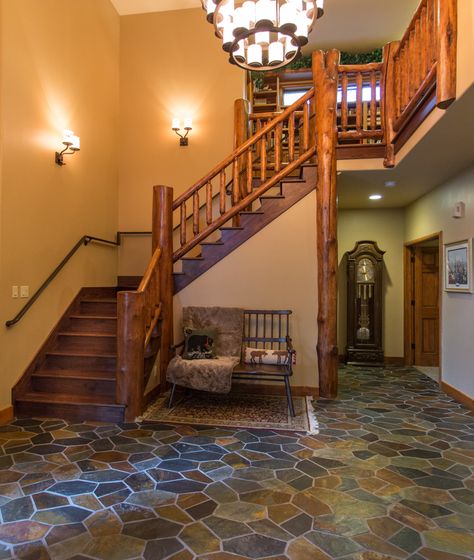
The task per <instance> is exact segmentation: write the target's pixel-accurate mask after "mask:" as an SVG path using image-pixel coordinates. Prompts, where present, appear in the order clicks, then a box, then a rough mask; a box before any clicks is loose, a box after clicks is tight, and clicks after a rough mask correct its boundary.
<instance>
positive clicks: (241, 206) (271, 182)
mask: <svg viewBox="0 0 474 560" xmlns="http://www.w3.org/2000/svg"><path fill="white" fill-rule="evenodd" d="M315 153H316V149H315V147H314V146H312V147H310V148H309V149H308V150H307V151H306V152H305V153H304V154H303V155H301V156H300V157H299V158H298V159H296V160H295V161H293V162H292V163H290V164H288V165H287V166H286V167H285V168H284V169H282V170H281V171H279V172H278V173H276V174H275V175H273V177H271V178H270V179H267V180H266V181H265V183H263V184H262V185H261V186H260V187H259V188H258V189H255V190H254V191H253V192H252V193H251V194H249V195H248V196H246V197H245V198H243V199H242V200H241V201H240V202H239V203H238V204H236V205H235V206H233V207H232V208H231V209H229V210H227V212H226V213H225V214H223V215H222V216H220V217H219V218H217V220H216V221H215V222H213V223H212V224H211V225H209V226H208V227H207V228H205V229H204V230H202V231H201V232H200V233H198V234H197V235H195V236H194V237H193V239H192V240H191V241H188V242H187V243H186V244H185V245H183V246H182V247H181V248H179V249H178V250H177V251H175V252H174V254H173V261H174V262H176V261H177V260H179V259H180V258H181V257H183V256H184V255H185V254H186V253H187V252H188V251H190V250H191V249H192V248H193V247H195V246H196V245H198V244H199V243H200V242H201V241H203V240H204V239H205V238H206V237H208V236H209V235H210V234H211V233H213V232H214V231H216V230H217V229H219V228H220V227H222V226H223V225H224V224H225V223H226V222H228V221H229V220H230V219H231V218H233V217H234V216H236V215H237V214H238V213H239V212H242V211H243V210H245V209H246V208H247V207H248V206H249V204H251V203H252V202H254V201H255V200H257V198H259V197H260V196H262V195H263V194H264V193H265V192H266V191H268V190H269V189H271V188H272V187H273V186H275V185H276V184H277V183H279V182H280V181H281V180H282V179H284V178H285V177H286V176H287V175H289V174H290V173H291V172H292V171H294V170H295V169H297V168H298V167H299V166H300V165H302V164H303V163H304V162H305V161H307V160H308V159H310V158H311V157H312V156H313V155H314V154H315Z"/></svg>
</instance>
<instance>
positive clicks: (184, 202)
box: [173, 90, 314, 261]
mask: <svg viewBox="0 0 474 560" xmlns="http://www.w3.org/2000/svg"><path fill="white" fill-rule="evenodd" d="M313 95H314V91H313V90H310V91H308V92H307V93H306V94H305V95H304V96H303V97H302V98H300V99H299V100H298V101H296V102H295V103H293V105H291V106H290V107H288V108H287V109H286V110H285V111H283V112H282V113H280V114H278V115H277V116H276V117H275V118H274V119H273V120H272V121H270V122H268V123H267V124H265V125H262V126H261V128H260V130H259V131H258V132H257V133H255V134H254V135H253V136H251V137H250V138H249V139H248V140H246V141H245V142H244V143H243V144H241V145H240V146H238V147H237V148H236V149H235V150H234V151H233V153H232V154H231V155H230V156H228V157H227V158H226V159H224V160H223V161H222V162H221V163H220V164H219V165H217V166H216V167H215V168H214V169H212V170H211V171H210V172H209V173H208V174H207V175H205V176H204V177H203V178H202V179H201V180H200V181H198V182H197V183H196V184H195V185H193V186H192V187H191V188H190V189H189V190H188V191H186V192H185V193H183V194H182V195H181V196H179V197H178V198H177V199H176V200H175V201H174V202H173V211H175V212H177V213H178V214H179V219H178V222H179V245H180V246H179V248H178V249H177V250H176V251H175V252H174V254H173V260H174V261H177V260H179V259H180V258H181V257H183V256H184V255H186V254H187V253H188V252H189V251H190V250H191V249H192V248H193V247H195V246H196V245H197V244H198V243H200V242H201V241H203V240H204V239H205V238H206V237H208V236H209V235H210V234H211V233H213V232H214V231H216V230H217V229H218V228H219V227H222V226H223V225H225V224H226V223H227V222H229V221H230V220H232V223H233V225H235V226H236V225H238V223H239V221H238V220H239V213H240V212H242V211H244V210H249V209H251V205H252V203H253V202H254V201H255V200H257V199H258V198H259V197H260V196H262V195H263V194H264V193H265V192H266V191H268V190H269V189H270V188H272V187H273V186H275V185H276V184H278V182H279V181H281V179H283V178H284V177H285V176H287V175H288V174H289V173H291V172H292V171H293V170H295V169H296V168H297V167H299V166H300V165H301V164H302V163H304V162H305V161H307V160H308V159H309V158H310V157H311V156H312V155H313V154H314V145H311V146H310V100H311V99H312V97H313ZM284 128H285V131H284ZM295 146H297V149H296V148H295ZM270 148H272V149H271V150H270ZM269 153H271V154H272V156H271V159H270V158H269ZM257 157H258V169H256V166H255V160H256V158H257ZM254 172H256V175H255V174H254ZM242 173H243V179H242ZM254 177H255V178H257V179H260V182H261V185H260V187H259V188H258V189H254V184H253V180H254ZM228 178H232V190H231V193H230V194H228V192H227V188H226V186H227V180H228ZM216 197H218V203H217V204H216V203H215V201H216ZM203 206H204V207H203ZM190 217H191V219H190Z"/></svg>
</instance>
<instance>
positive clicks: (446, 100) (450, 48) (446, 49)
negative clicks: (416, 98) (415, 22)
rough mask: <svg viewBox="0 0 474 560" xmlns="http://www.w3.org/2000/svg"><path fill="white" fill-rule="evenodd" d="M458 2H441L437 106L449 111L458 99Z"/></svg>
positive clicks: (453, 0) (445, 0)
mask: <svg viewBox="0 0 474 560" xmlns="http://www.w3.org/2000/svg"><path fill="white" fill-rule="evenodd" d="M457 21H458V19H457V0H443V1H441V0H440V3H439V28H438V29H439V31H438V34H439V41H438V55H437V60H438V67H437V79H436V104H437V106H438V107H439V108H440V109H447V108H448V107H449V106H450V105H451V103H452V102H453V101H454V100H455V99H456V52H457V49H456V45H457Z"/></svg>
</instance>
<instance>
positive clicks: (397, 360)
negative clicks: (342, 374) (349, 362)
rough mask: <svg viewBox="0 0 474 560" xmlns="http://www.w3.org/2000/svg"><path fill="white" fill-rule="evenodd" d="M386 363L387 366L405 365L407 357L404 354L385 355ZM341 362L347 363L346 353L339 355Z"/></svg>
mask: <svg viewBox="0 0 474 560" xmlns="http://www.w3.org/2000/svg"><path fill="white" fill-rule="evenodd" d="M383 361H384V364H385V365H387V366H404V365H405V358H404V357H403V356H384V358H383ZM339 363H340V364H345V363H346V356H345V354H340V355H339Z"/></svg>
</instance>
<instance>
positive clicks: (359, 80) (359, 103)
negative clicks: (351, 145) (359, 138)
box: [356, 72, 362, 132]
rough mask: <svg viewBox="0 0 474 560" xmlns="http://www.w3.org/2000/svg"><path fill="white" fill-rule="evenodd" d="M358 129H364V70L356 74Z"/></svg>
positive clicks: (358, 130)
mask: <svg viewBox="0 0 474 560" xmlns="http://www.w3.org/2000/svg"><path fill="white" fill-rule="evenodd" d="M356 130H357V132H360V131H361V130H362V72H357V74H356Z"/></svg>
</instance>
